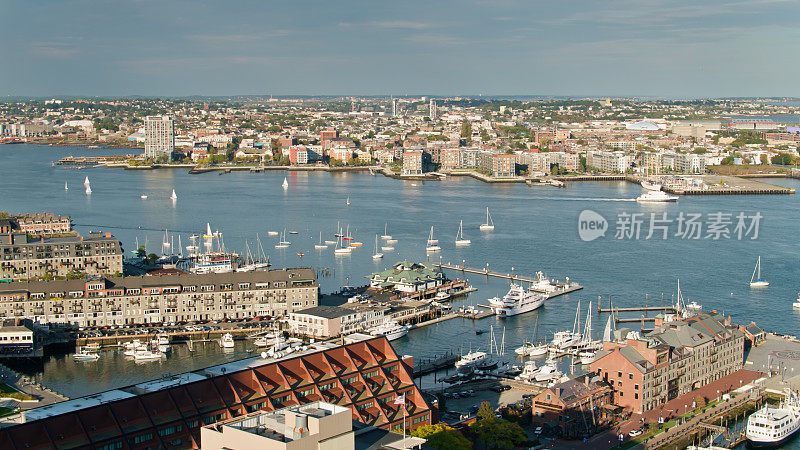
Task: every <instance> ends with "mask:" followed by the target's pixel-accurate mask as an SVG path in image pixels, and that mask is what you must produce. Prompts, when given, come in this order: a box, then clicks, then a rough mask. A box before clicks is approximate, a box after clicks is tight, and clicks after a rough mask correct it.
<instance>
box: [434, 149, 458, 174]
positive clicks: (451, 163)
mask: <svg viewBox="0 0 800 450" xmlns="http://www.w3.org/2000/svg"><path fill="white" fill-rule="evenodd" d="M460 165H461V150H460V149H459V148H458V147H453V148H443V149H441V150H440V151H439V167H441V169H442V170H450V169H456V168H458V167H459V166H460Z"/></svg>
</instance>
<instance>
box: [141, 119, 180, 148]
mask: <svg viewBox="0 0 800 450" xmlns="http://www.w3.org/2000/svg"><path fill="white" fill-rule="evenodd" d="M144 133H145V139H144V157H145V158H153V159H154V158H158V157H159V156H164V155H166V156H170V155H172V152H173V151H175V122H174V121H173V120H172V118H171V117H169V116H147V117H145V119H144Z"/></svg>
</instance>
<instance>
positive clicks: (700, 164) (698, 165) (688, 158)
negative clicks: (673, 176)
mask: <svg viewBox="0 0 800 450" xmlns="http://www.w3.org/2000/svg"><path fill="white" fill-rule="evenodd" d="M675 171H676V172H681V173H705V172H706V157H705V156H703V155H697V154H694V153H678V154H677V155H676V156H675Z"/></svg>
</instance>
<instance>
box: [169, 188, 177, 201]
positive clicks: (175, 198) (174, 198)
mask: <svg viewBox="0 0 800 450" xmlns="http://www.w3.org/2000/svg"><path fill="white" fill-rule="evenodd" d="M169 198H171V199H173V200H177V199H178V196H177V195H176V194H175V189H173V190H172V195H170V196H169Z"/></svg>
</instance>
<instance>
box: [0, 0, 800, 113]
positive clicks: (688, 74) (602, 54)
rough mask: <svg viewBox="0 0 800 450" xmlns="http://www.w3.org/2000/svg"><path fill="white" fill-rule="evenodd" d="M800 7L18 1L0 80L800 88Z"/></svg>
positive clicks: (168, 91)
mask: <svg viewBox="0 0 800 450" xmlns="http://www.w3.org/2000/svg"><path fill="white" fill-rule="evenodd" d="M156 6H158V9H157V11H158V12H159V13H158V14H154V11H156V9H154V8H155V7H156ZM798 9H799V7H798V5H797V4H796V3H795V2H791V1H780V0H761V1H756V2H748V3H743V2H714V3H710V4H704V5H694V4H691V3H690V2H672V3H670V4H663V3H659V2H648V3H646V4H640V3H633V2H628V1H615V2H611V3H605V4H603V5H602V6H599V5H595V4H592V3H584V4H574V5H569V6H564V5H555V6H553V5H547V6H541V5H535V4H526V3H521V2H515V1H502V2H491V3H489V2H482V1H475V2H468V3H463V4H462V3H460V2H459V3H455V2H444V3H438V4H434V5H422V4H419V3H415V2H411V3H404V4H392V5H375V4H371V3H362V2H350V3H348V4H336V5H329V4H312V3H309V4H304V5H300V4H295V3H293V4H270V5H266V6H265V5H264V4H262V3H251V2H237V3H235V4H232V5H228V4H226V5H225V6H215V5H210V4H202V3H182V2H173V3H169V4H166V5H160V4H158V5H156V4H155V3H152V2H148V1H136V2H128V3H125V4H114V5H105V4H102V3H100V2H95V1H84V2H41V3H37V4H35V5H31V4H25V3H11V4H9V5H7V7H6V9H5V10H6V12H7V14H4V17H3V18H2V19H0V21H1V22H0V23H2V25H3V26H2V28H3V30H4V32H3V38H4V42H5V43H6V45H5V46H4V47H3V49H2V50H0V57H2V58H3V60H4V61H5V62H6V64H4V67H5V68H4V69H3V70H0V85H2V86H3V87H4V89H2V90H0V95H4V96H59V95H78V96H87V95H88V96H130V95H142V96H190V95H210V96H216V95H258V94H261V95H263V94H267V95H268V94H271V93H272V94H275V95H325V94H336V95H387V96H390V95H396V96H404V95H412V94H417V93H425V92H431V93H436V95H441V96H449V95H473V96H476V95H480V94H484V95H487V96H491V95H556V96H578V97H582V96H594V97H596V96H612V97H617V96H625V97H630V96H643V97H649V96H653V97H670V98H676V97H677V98H686V97H702V98H708V97H741V96H746V97H750V96H799V95H800V91H798V90H797V88H796V87H795V84H794V83H793V79H792V73H794V72H796V70H797V68H798V67H797V63H796V62H794V61H791V60H790V59H789V58H786V57H785V56H784V55H786V54H790V52H791V48H792V44H793V43H794V42H796V31H795V29H794V28H793V26H792V23H791V21H792V19H791V18H792V17H796V16H797V13H798V12H800V11H798ZM21 17H29V18H32V19H31V20H18V19H19V18H21Z"/></svg>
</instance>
